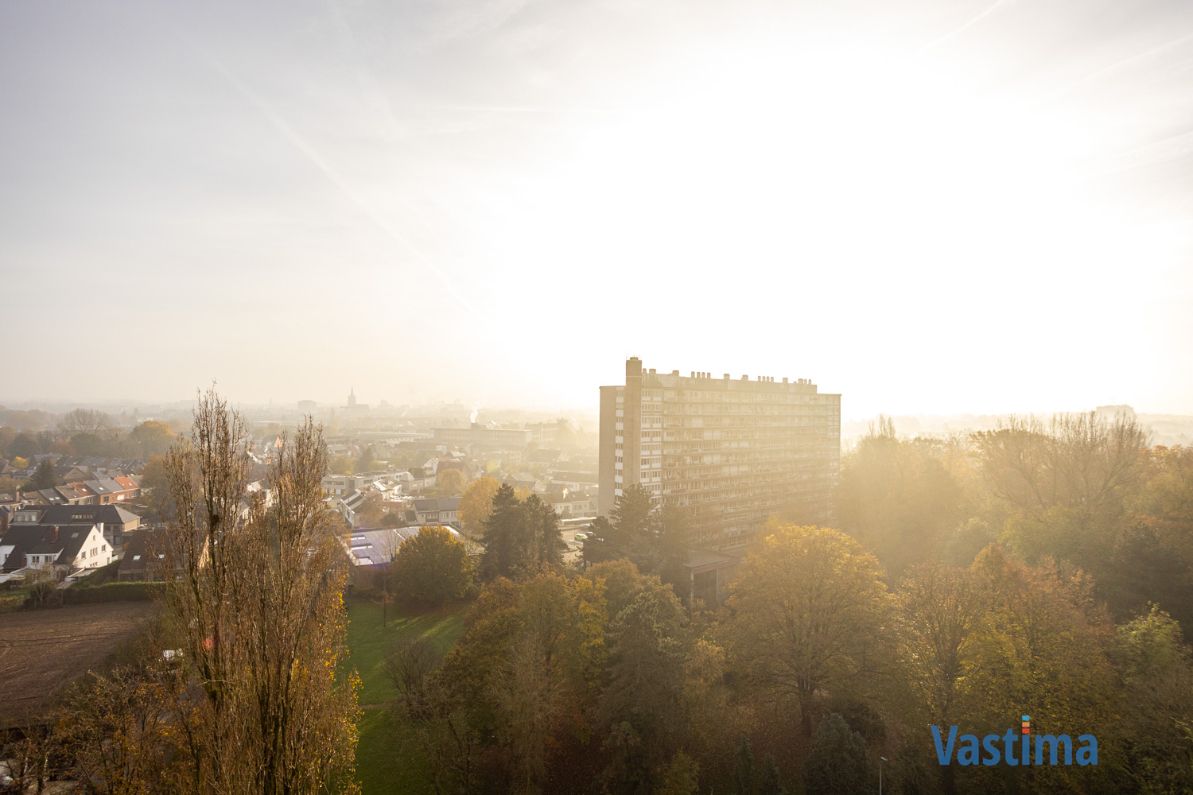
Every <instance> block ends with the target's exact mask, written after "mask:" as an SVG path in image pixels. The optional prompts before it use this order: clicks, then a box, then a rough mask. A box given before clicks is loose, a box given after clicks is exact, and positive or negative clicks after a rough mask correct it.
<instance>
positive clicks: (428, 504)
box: [414, 497, 460, 513]
mask: <svg viewBox="0 0 1193 795" xmlns="http://www.w3.org/2000/svg"><path fill="white" fill-rule="evenodd" d="M459 509H460V498H459V497H416V498H415V499H414V510H416V511H418V512H419V513H429V512H431V511H457V510H459Z"/></svg>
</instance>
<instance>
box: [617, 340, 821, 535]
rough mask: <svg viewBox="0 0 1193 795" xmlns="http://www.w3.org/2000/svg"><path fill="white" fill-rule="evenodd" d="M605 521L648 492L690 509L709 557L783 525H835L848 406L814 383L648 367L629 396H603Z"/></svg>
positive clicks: (633, 370)
mask: <svg viewBox="0 0 1193 795" xmlns="http://www.w3.org/2000/svg"><path fill="white" fill-rule="evenodd" d="M600 423H601V430H600V460H599V470H600V473H599V474H600V491H599V499H598V506H597V510H598V513H600V514H601V515H603V516H605V515H608V514H609V512H610V511H611V510H612V508H613V505H614V503H615V501H616V499H617V497H618V496H620V495H621V493H622V492H623V490H624V489H625V488H627V487H628V486H630V485H631V484H635V483H638V484H641V485H642V486H644V487H645V488H646V489H647V490H649V491H650V492H651V494H652V495H653V496H654V498H655V501H656V503H658V504H666V505H674V506H677V507H681V508H684V509H686V510H687V511H688V514H689V516H690V522H691V527H692V530H693V532H694V535H695V537H696V538H695V540H696V541H697V542H698V543H701V544H703V545H705V546H717V547H722V548H725V547H732V546H735V545H740V544H742V543H744V541H745V540H746V538H748V537H749V535H750V534H752V533H753V532H755V531H756V530H758V529H759V528H761V527H762V526H763V525H764V524H765V522H766V520H767V519H768V518H769V517H770V516H772V515H775V514H779V513H784V514H788V515H791V516H793V517H794V518H796V519H797V520H798V521H801V522H807V523H827V522H829V521H831V519H832V495H833V490H834V488H835V487H836V483H837V476H838V470H839V468H840V459H841V396H840V395H832V394H823V393H821V392H819V390H818V389H817V387H816V385H815V384H813V383H812V382H811V381H808V380H807V379H797V380H795V381H789V380H788V379H786V378H784V379H782V380H781V381H777V380H775V379H774V378H768V377H757V378H754V379H750V378H749V377H747V376H741V378H738V379H733V378H730V376H729V374H727V373H726V374H725V375H723V376H722V377H721V378H714V377H712V375H711V374H710V373H697V372H693V373H690V374H689V375H688V376H681V375H680V374H679V372H678V371H675V370H673V371H671V372H670V373H658V372H656V371H655V370H654V369H649V370H648V369H645V368H643V366H642V362H641V360H640V359H638V358H637V357H633V358H631V359H629V360H627V361H626V380H625V384H624V385H617V386H602V387H601V409H600Z"/></svg>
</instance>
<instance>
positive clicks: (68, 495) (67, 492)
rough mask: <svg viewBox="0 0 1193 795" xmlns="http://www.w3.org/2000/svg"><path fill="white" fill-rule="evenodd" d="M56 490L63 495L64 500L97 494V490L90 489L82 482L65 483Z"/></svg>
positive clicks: (81, 498) (80, 498) (84, 497)
mask: <svg viewBox="0 0 1193 795" xmlns="http://www.w3.org/2000/svg"><path fill="white" fill-rule="evenodd" d="M56 490H57V492H58V493H59V494H61V495H62V499H64V500H83V499H87V498H88V497H94V496H95V495H96V494H97V492H93V491H92V490H91V489H89V488H88V487H87V484H86V483H81V482H78V483H63V484H62V485H61V486H58V487H56Z"/></svg>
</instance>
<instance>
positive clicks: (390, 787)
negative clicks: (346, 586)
mask: <svg viewBox="0 0 1193 795" xmlns="http://www.w3.org/2000/svg"><path fill="white" fill-rule="evenodd" d="M463 612H464V606H462V605H453V606H450V607H445V608H441V609H439V610H434V611H431V612H426V613H417V614H412V613H409V612H404V611H402V610H401V609H399V608H396V607H395V606H394V605H390V607H389V621H388V622H387V624H386V626H384V627H383V626H382V624H381V618H382V611H381V605H379V604H374V603H372V602H367V601H364V600H360V599H357V600H354V601H352V602H350V603H349V605H348V651H349V661H350V663H351V665H352V666H353V667H354V668H355V669H356V670H357V672H358V673H359V674H360V678H361V684H362V688H361V692H360V703H361V707H362V708H363V714H362V715H361V721H360V742H359V743H358V744H357V747H356V774H357V777H358V778H359V779H360V782H361V787H362V789H363V791H364V793H365V795H369V793H388V792H402V793H406V792H410V793H418V792H432V791H433V788H432V787H431V784H430V781H429V777H428V772H427V763H426V760H425V759H424V758H423V756H422V754H421V752H420V750H419V748H418V744H417V742H416V741H415V739H414V737H413V734H412V732H411V730H410V728H409V727H408V726H406V725H404V724H403V723H402V721H401V720H400V719H398V717H397V716H396V714H395V712H394V710H393V709H392V708H391V707H392V703H393V699H394V697H395V696H396V693H395V691H394V688H393V685H392V684H390V681H389V679H388V678H387V677H386V675H385V656H386V654H387V653H388V652H389V651H390V649H392V648H393V647H394V645H395V644H396V643H397V642H398V641H402V640H412V639H414V638H417V637H424V638H427V639H428V640H430V641H431V642H433V643H434V644H435V646H436V648H438V649H439V650H440V652H442V653H445V654H446V653H447V651H448V650H449V649H450V648H451V647H452V645H453V644H454V643H455V642H456V640H458V639H459V637H460V634H461V633H462V632H463V631H464V623H463V620H462V614H463Z"/></svg>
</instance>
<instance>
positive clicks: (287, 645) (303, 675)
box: [166, 390, 357, 793]
mask: <svg viewBox="0 0 1193 795" xmlns="http://www.w3.org/2000/svg"><path fill="white" fill-rule="evenodd" d="M247 439H248V437H247V433H246V429H245V425H244V421H243V419H242V418H241V417H240V416H239V415H238V414H237V413H236V412H234V411H231V410H229V409H228V406H227V404H226V403H225V402H224V400H223V399H221V398H220V397H219V396H218V395H216V394H215V392H214V390H212V391H209V392H207V393H206V394H204V395H202V396H201V397H200V400H199V403H198V406H197V408H196V409H195V419H194V425H193V428H192V432H191V438H190V440H189V443H185V444H180V445H178V446H176V447H174V448H173V449H172V450H171V452H170V454H169V456H168V459H167V468H168V470H169V473H170V481H171V486H172V491H173V494H174V502H175V504H176V505H177V506H179V511H178V518H177V520H176V521H175V522H174V523H173V524H172V525H171V526H170V528H169V531H168V533H167V541H168V554H167V563H168V564H169V566H170V570H171V571H172V573H173V577H171V578H170V587H169V589H168V592H167V593H168V598H167V601H166V606H167V610H168V615H169V617H170V618H171V619H172V620H173V623H174V624H175V625H176V626H177V627H178V629H179V631H180V632H181V633H182V637H183V642H184V652H185V657H184V659H185V660H186V661H187V665H188V668H189V670H190V672H191V674H192V675H193V677H194V682H195V684H196V685H197V687H198V690H197V691H196V695H197V696H198V700H196V701H194V702H193V709H192V710H191V711H190V712H188V713H186V714H183V715H180V716H179V720H180V724H179V727H178V728H179V730H180V731H182V732H184V734H185V736H186V738H187V739H186V753H185V757H184V759H185V764H186V767H187V789H191V790H193V791H221V792H234V793H235V792H262V793H281V792H316V791H322V790H324V789H328V788H330V789H340V788H343V787H348V786H350V785H351V782H352V779H353V756H354V746H355V737H356V734H355V728H354V723H355V718H356V711H357V708H356V695H355V688H354V686H353V683H352V682H351V681H349V680H347V679H345V676H344V674H343V673H342V670H343V666H342V664H341V663H342V661H343V659H344V655H345V653H346V649H345V637H346V617H345V615H344V609H343V604H342V600H341V595H342V592H343V587H344V583H345V580H346V576H347V572H346V561H345V559H344V554H343V550H342V549H341V548H340V546H339V542H338V541H337V539H336V538H335V536H334V532H333V531H332V529H331V528H332V527H333V526H334V525H333V523H332V520H331V517H330V515H329V512H328V509H327V508H326V507H325V506H324V504H323V493H322V487H321V483H320V481H321V478H322V476H323V474H324V472H325V471H326V465H327V460H326V448H325V447H324V445H323V440H322V435H321V431H320V430H319V429H318V428H316V427H315V426H314V425H313V424H311V422H310V421H309V420H308V421H307V422H306V424H304V425H303V426H302V427H301V428H299V430H298V431H297V432H296V433H295V434H294V436H293V437H292V438H290V439H288V440H286V441H285V443H284V445H283V447H282V449H281V450H280V454H279V456H278V458H277V460H276V461H275V462H274V464H273V466H272V470H271V472H270V476H269V479H268V482H269V487H270V489H271V491H272V495H273V503H272V504H271V505H269V506H267V505H266V503H265V500H264V498H263V495H261V494H260V492H258V493H257V494H255V495H253V496H251V497H250V496H249V495H247V493H246V485H247V481H248V476H249V462H248V457H247V455H246V452H245V450H246V443H247ZM183 506H185V509H184V508H183ZM313 641H315V642H313Z"/></svg>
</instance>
